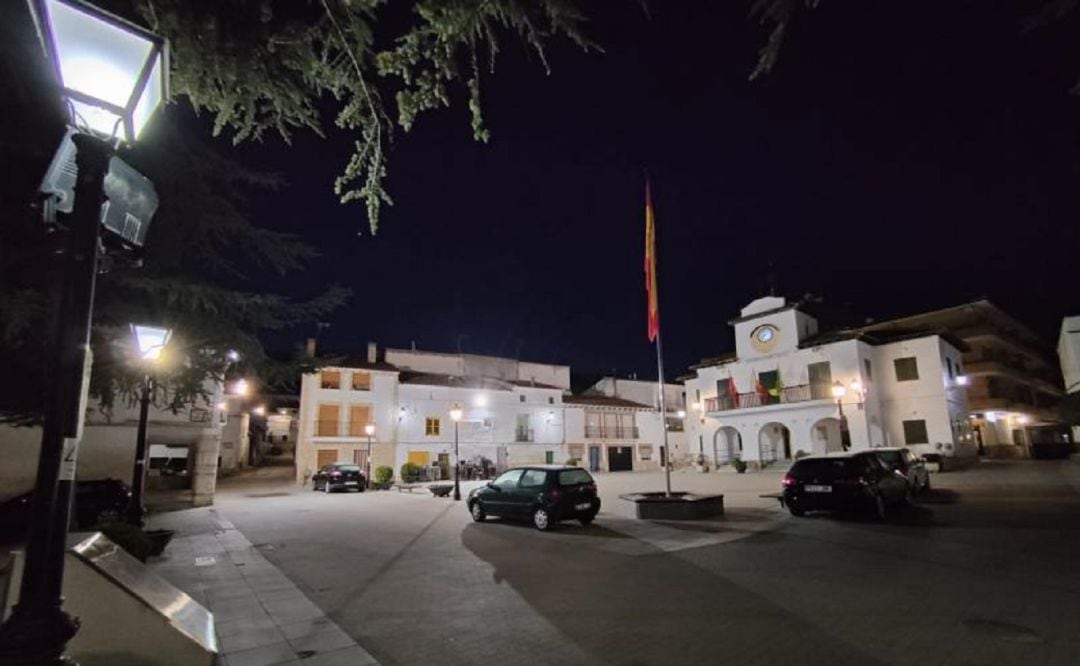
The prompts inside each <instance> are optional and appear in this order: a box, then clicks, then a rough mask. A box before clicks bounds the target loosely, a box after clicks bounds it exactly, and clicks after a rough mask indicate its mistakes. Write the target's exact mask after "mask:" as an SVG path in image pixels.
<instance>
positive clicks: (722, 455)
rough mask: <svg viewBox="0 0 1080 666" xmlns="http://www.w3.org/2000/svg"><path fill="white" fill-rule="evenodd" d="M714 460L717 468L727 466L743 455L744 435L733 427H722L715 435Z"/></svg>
mask: <svg viewBox="0 0 1080 666" xmlns="http://www.w3.org/2000/svg"><path fill="white" fill-rule="evenodd" d="M712 445H713V460H714V461H715V462H716V466H717V467H719V466H720V465H726V464H728V463H729V462H731V460H732V459H733V458H734V457H735V456H741V455H742V435H740V434H739V431H738V430H736V429H735V428H733V427H731V426H721V427H719V428H717V429H716V432H714V433H713V444H712Z"/></svg>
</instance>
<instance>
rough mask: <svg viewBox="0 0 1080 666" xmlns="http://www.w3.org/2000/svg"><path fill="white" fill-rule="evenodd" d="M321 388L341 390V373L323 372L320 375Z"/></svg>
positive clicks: (333, 371)
mask: <svg viewBox="0 0 1080 666" xmlns="http://www.w3.org/2000/svg"><path fill="white" fill-rule="evenodd" d="M319 376H320V380H321V381H320V386H322V387H323V388H324V389H339V388H341V372H340V371H339V370H323V371H322V372H321V373H319Z"/></svg>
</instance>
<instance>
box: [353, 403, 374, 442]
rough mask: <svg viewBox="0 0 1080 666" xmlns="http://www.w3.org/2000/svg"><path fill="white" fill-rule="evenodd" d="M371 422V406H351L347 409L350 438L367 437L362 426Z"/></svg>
mask: <svg viewBox="0 0 1080 666" xmlns="http://www.w3.org/2000/svg"><path fill="white" fill-rule="evenodd" d="M371 422H372V419H371V405H351V406H350V407H349V436H350V437H363V436H365V435H367V431H366V430H365V429H364V426H366V425H367V424H369V423H371Z"/></svg>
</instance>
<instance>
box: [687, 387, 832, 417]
mask: <svg viewBox="0 0 1080 666" xmlns="http://www.w3.org/2000/svg"><path fill="white" fill-rule="evenodd" d="M825 399H832V387H831V386H830V385H829V384H797V385H795V386H785V387H783V388H781V389H779V390H775V389H774V390H773V391H772V392H771V393H770V392H762V393H759V392H757V391H750V392H748V393H739V394H737V395H720V396H716V397H713V398H705V400H704V403H705V411H706V412H729V411H732V410H736V409H753V408H755V407H768V406H770V405H786V404H792V403H798V402H809V401H811V400H825Z"/></svg>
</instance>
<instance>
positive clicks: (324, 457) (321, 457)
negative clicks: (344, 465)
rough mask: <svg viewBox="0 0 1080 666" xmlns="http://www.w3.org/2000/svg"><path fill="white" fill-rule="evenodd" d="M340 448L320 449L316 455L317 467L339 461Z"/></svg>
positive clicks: (320, 467)
mask: <svg viewBox="0 0 1080 666" xmlns="http://www.w3.org/2000/svg"><path fill="white" fill-rule="evenodd" d="M337 457H338V450H337V449H319V451H318V453H317V454H316V456H315V464H316V466H317V467H316V469H322V468H323V466H325V465H329V464H330V463H334V462H337Z"/></svg>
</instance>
